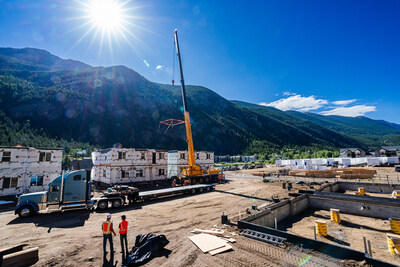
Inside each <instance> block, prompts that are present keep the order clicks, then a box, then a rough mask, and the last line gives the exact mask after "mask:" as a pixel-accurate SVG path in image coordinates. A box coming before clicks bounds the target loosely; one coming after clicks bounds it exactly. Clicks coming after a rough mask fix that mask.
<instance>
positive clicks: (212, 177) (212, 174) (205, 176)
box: [174, 30, 223, 184]
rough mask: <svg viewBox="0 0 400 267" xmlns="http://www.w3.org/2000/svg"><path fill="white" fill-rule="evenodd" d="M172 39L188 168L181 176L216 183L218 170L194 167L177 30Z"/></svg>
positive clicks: (199, 181)
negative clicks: (177, 68)
mask: <svg viewBox="0 0 400 267" xmlns="http://www.w3.org/2000/svg"><path fill="white" fill-rule="evenodd" d="M174 37H175V45H176V52H177V56H178V65H179V73H180V76H181V92H182V102H183V110H184V116H185V127H186V142H187V143H188V161H189V162H188V163H189V164H188V166H184V167H183V168H182V173H181V174H182V175H183V176H184V178H186V179H189V181H190V183H191V184H196V183H209V182H216V181H217V180H220V179H221V178H223V174H220V173H219V171H218V170H204V169H202V168H201V166H199V165H196V160H195V156H194V148H193V137H192V127H191V123H190V115H189V111H188V108H187V103H186V89H185V81H184V79H183V70H182V62H181V54H180V50H179V42H178V30H175V31H174Z"/></svg>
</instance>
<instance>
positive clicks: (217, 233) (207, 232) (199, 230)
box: [192, 229, 224, 236]
mask: <svg viewBox="0 0 400 267" xmlns="http://www.w3.org/2000/svg"><path fill="white" fill-rule="evenodd" d="M192 233H204V234H210V235H217V236H223V235H224V231H223V230H203V229H193V231H192Z"/></svg>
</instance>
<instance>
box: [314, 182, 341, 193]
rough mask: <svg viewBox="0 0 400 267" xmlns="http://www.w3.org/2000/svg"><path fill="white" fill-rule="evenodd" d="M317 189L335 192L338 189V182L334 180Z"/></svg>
mask: <svg viewBox="0 0 400 267" xmlns="http://www.w3.org/2000/svg"><path fill="white" fill-rule="evenodd" d="M317 191H319V192H337V191H339V183H338V182H335V183H333V184H326V185H323V186H321V188H319V189H318V190H317Z"/></svg>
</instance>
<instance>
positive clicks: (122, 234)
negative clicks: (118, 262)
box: [118, 215, 129, 255]
mask: <svg viewBox="0 0 400 267" xmlns="http://www.w3.org/2000/svg"><path fill="white" fill-rule="evenodd" d="M121 219H122V222H120V223H119V226H118V228H119V238H120V239H121V249H122V251H121V252H122V254H123V255H128V253H129V251H128V239H127V237H126V235H127V233H128V221H127V220H126V216H125V215H122V216H121ZM124 241H125V246H124ZM124 247H125V252H124Z"/></svg>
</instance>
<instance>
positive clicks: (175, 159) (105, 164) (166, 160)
mask: <svg viewBox="0 0 400 267" xmlns="http://www.w3.org/2000/svg"><path fill="white" fill-rule="evenodd" d="M195 157H196V162H197V164H199V165H200V166H201V167H202V168H203V169H204V170H212V169H213V168H214V152H209V151H196V152H195ZM92 160H93V168H92V174H91V175H92V176H91V179H92V182H93V184H94V185H96V186H98V187H103V188H106V187H109V186H111V185H113V184H125V185H132V186H141V185H148V184H154V185H164V186H165V185H170V184H171V177H174V176H175V177H176V176H178V175H179V173H180V172H181V168H182V167H184V166H187V164H188V152H187V151H168V152H167V151H166V150H160V149H138V148H110V149H104V150H100V151H95V152H93V153H92Z"/></svg>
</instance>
